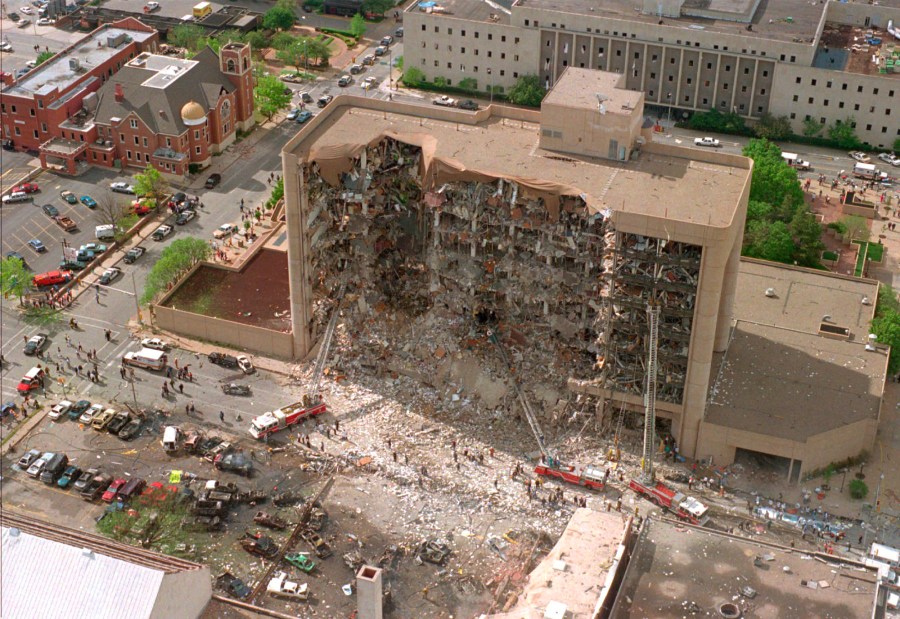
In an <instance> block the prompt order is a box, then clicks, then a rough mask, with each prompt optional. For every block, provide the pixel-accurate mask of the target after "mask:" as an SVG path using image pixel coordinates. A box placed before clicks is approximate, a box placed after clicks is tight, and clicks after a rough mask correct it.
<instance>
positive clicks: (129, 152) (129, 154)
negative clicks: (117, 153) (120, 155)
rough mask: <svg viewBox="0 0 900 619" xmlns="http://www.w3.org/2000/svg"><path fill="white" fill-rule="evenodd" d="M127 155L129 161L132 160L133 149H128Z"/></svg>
mask: <svg viewBox="0 0 900 619" xmlns="http://www.w3.org/2000/svg"><path fill="white" fill-rule="evenodd" d="M125 155H126V156H127V157H128V161H131V151H130V150H129V151H126V152H125Z"/></svg>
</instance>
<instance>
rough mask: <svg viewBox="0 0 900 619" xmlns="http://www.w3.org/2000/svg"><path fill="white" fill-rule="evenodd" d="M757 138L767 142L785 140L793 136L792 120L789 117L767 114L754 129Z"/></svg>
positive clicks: (761, 117)
mask: <svg viewBox="0 0 900 619" xmlns="http://www.w3.org/2000/svg"><path fill="white" fill-rule="evenodd" d="M753 133H755V134H756V137H760V138H766V139H767V140H784V139H786V138H788V137H790V135H791V120H790V119H789V118H788V117H787V116H775V115H773V114H769V113H768V112H766V113H765V114H763V115H762V116H760V118H759V120H758V121H757V123H756V125H754V127H753Z"/></svg>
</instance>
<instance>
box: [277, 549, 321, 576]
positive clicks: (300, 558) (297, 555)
mask: <svg viewBox="0 0 900 619" xmlns="http://www.w3.org/2000/svg"><path fill="white" fill-rule="evenodd" d="M284 560H285V561H287V562H288V563H289V564H291V565H293V566H294V567H296V568H297V569H298V570H302V571H304V572H306V573H307V574H309V573H310V572H311V571H313V569H314V568H315V567H316V563H315V561H313V560H312V559H310V558H309V555H308V554H307V553H305V552H292V553H288V554H286V555H284Z"/></svg>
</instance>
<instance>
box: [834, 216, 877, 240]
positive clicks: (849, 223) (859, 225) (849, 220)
mask: <svg viewBox="0 0 900 619" xmlns="http://www.w3.org/2000/svg"><path fill="white" fill-rule="evenodd" d="M840 222H841V223H842V224H844V228H845V229H846V230H847V231H846V232H845V233H844V238H848V239H850V240H851V241H863V242H865V241H868V240H869V235H870V234H871V233H870V232H869V226H868V224H867V223H866V219H865V217H860V216H859V215H846V216H844V217H841V219H840Z"/></svg>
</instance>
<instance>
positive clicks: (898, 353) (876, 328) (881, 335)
mask: <svg viewBox="0 0 900 619" xmlns="http://www.w3.org/2000/svg"><path fill="white" fill-rule="evenodd" d="M870 331H871V332H872V333H874V334H875V335H876V336H878V340H877V341H878V343H879V344H884V345H886V346H890V347H891V357H890V359H889V360H888V372H889V373H890V374H896V373H897V372H898V371H900V313H897V312H895V311H894V310H887V311H885V312H882V315H881V316H876V317H875V318H874V319H873V320H872V326H871V328H870Z"/></svg>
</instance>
